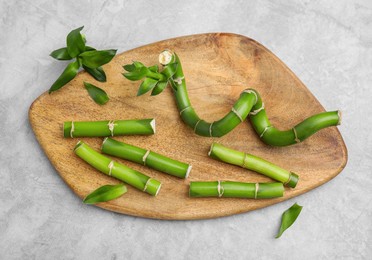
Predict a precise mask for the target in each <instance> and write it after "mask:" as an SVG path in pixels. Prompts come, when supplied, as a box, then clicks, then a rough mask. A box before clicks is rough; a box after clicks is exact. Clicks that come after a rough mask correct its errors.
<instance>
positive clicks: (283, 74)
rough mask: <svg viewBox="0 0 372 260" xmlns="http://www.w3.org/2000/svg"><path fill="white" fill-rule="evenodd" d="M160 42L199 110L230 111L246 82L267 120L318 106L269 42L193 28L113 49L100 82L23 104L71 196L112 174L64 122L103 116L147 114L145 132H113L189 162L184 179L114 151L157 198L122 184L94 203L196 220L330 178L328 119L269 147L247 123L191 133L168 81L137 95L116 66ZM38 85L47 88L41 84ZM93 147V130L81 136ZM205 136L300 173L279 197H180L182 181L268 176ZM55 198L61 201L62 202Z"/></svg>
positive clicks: (334, 157)
mask: <svg viewBox="0 0 372 260" xmlns="http://www.w3.org/2000/svg"><path fill="white" fill-rule="evenodd" d="M164 49H171V50H174V51H175V52H177V54H178V55H179V57H180V59H181V60H182V65H183V69H184V73H185V77H186V81H187V87H188V91H189V96H190V100H191V103H192V104H193V106H194V108H195V109H196V111H197V113H198V114H199V116H200V117H201V118H203V119H205V120H207V121H214V120H217V119H219V118H221V117H222V116H224V115H225V114H226V113H227V112H228V111H230V109H231V106H232V105H233V103H234V102H235V101H236V100H237V98H238V97H239V94H240V93H241V91H242V90H244V89H245V88H248V87H251V88H254V89H256V90H258V91H259V93H260V94H261V96H262V99H263V101H264V102H265V106H266V111H267V113H268V116H269V119H270V120H271V122H272V123H273V125H275V126H277V127H278V128H279V129H287V128H290V127H292V126H294V125H295V124H297V123H299V122H300V121H302V120H303V119H305V118H306V117H308V116H311V115H313V114H315V113H319V112H322V111H324V109H323V107H322V106H321V104H320V103H319V102H318V101H317V100H316V99H315V97H314V96H313V95H312V94H311V93H310V92H309V90H308V89H307V88H306V87H305V86H304V84H303V83H301V81H300V80H299V79H298V78H297V77H296V76H295V75H294V74H293V73H292V72H291V71H290V70H289V69H288V68H287V67H286V66H285V65H284V64H283V63H282V62H281V61H280V60H279V59H278V58H277V57H276V56H275V55H273V54H272V53H271V52H270V51H269V50H267V49H266V48H265V47H263V46H262V45H261V44H259V43H257V42H256V41H254V40H252V39H249V38H247V37H244V36H241V35H236V34H226V33H221V34H220V33H217V34H214V33H212V34H200V35H191V36H185V37H179V38H175V39H170V40H165V41H161V42H157V43H153V44H150V45H146V46H143V47H140V48H136V49H133V50H130V51H127V52H124V53H121V54H119V55H117V56H116V57H115V58H114V59H113V60H112V62H110V63H109V64H107V65H105V66H104V69H105V71H106V74H107V79H108V81H107V82H106V83H99V82H96V81H95V80H94V79H93V78H91V77H90V76H89V75H88V74H87V73H86V72H81V73H79V75H78V76H77V77H76V78H75V79H74V80H72V81H71V82H70V83H69V84H68V85H66V86H65V87H63V88H62V89H61V90H59V91H57V92H55V93H53V94H51V95H49V94H47V93H44V94H42V95H41V96H40V97H39V98H38V99H36V100H35V101H34V103H33V104H32V105H31V107H30V110H29V118H30V122H31V125H32V128H33V130H34V133H35V135H36V137H37V139H38V141H39V143H40V145H41V146H42V148H43V149H44V151H45V153H46V155H47V156H48V158H49V160H50V161H51V162H52V164H53V165H54V167H55V168H56V170H57V171H58V173H59V174H60V176H61V177H62V179H63V180H64V181H65V182H66V183H67V185H68V186H69V187H70V188H71V189H72V190H73V191H74V192H75V193H76V194H77V195H78V196H79V197H80V198H83V197H85V196H86V195H87V194H88V193H90V192H91V191H93V190H95V189H96V188H98V187H99V186H101V185H105V184H114V183H119V181H117V180H115V179H113V178H110V177H108V176H105V175H104V174H101V173H99V172H98V171H96V170H95V169H93V168H92V167H90V166H89V165H87V164H86V163H84V162H83V161H82V160H81V159H79V158H78V157H77V156H75V154H74V153H73V148H74V146H75V144H76V143H77V141H78V139H65V138H63V134H62V124H63V122H64V121H71V120H73V121H81V120H108V119H141V118H151V117H153V118H155V119H156V124H157V126H156V128H157V131H156V134H155V135H153V136H127V137H116V138H115V139H117V140H119V141H125V142H127V143H129V144H133V145H137V146H140V147H143V148H145V149H150V150H153V151H155V152H158V153H161V154H164V155H166V156H169V157H171V158H174V159H177V160H180V161H184V162H187V163H190V164H192V165H193V169H192V171H191V173H190V177H189V178H188V179H186V180H183V179H178V178H176V177H172V176H169V175H165V174H162V173H160V172H156V171H155V170H151V169H149V168H147V167H145V166H141V165H137V164H134V163H131V162H127V161H124V160H120V159H116V160H117V161H119V162H122V163H124V164H126V165H128V166H129V167H132V168H134V169H136V170H139V171H141V172H143V173H145V174H147V175H150V176H152V177H154V178H156V179H158V180H160V181H161V182H162V189H161V191H160V193H159V195H158V196H157V197H152V196H149V195H148V194H145V193H143V192H140V191H138V190H135V189H134V188H132V187H128V192H127V193H126V194H125V196H123V197H121V198H119V199H116V200H114V201H110V202H106V203H100V204H98V206H99V207H102V208H105V209H107V210H111V211H115V212H120V213H124V214H129V215H134V216H142V217H148V218H157V219H203V218H214V217H220V216H226V215H232V214H237V213H242V212H246V211H250V210H254V209H258V208H262V207H265V206H268V205H272V204H274V203H278V202H281V201H283V200H287V199H289V198H292V197H294V196H298V195H300V194H302V193H304V192H307V191H310V190H311V189H314V188H316V187H318V186H320V185H322V184H324V183H325V182H327V181H329V180H331V179H332V178H333V177H335V176H336V175H337V174H338V173H339V172H340V171H341V170H342V169H343V168H344V167H345V165H346V162H347V150H346V147H345V144H344V142H343V139H342V137H341V135H340V133H339V131H338V130H337V128H336V127H331V128H327V129H324V130H321V131H320V132H318V133H316V134H315V135H313V136H312V137H310V138H309V139H307V140H305V141H304V142H302V143H300V144H296V145H293V146H289V147H270V146H267V145H265V144H264V143H262V142H261V141H260V140H259V138H258V137H257V135H256V134H255V133H254V131H253V128H252V127H251V125H250V124H249V123H248V122H243V123H242V124H240V125H239V126H238V127H237V128H236V129H234V130H233V131H232V132H231V133H229V134H228V135H226V136H224V137H222V138H208V137H201V136H197V135H196V134H194V133H193V131H192V129H191V128H189V127H187V126H186V125H185V124H184V123H183V122H182V121H181V118H180V116H179V113H178V111H177V108H176V104H175V100H174V98H173V94H172V93H171V90H170V88H168V89H166V90H165V91H164V92H163V93H162V94H160V95H158V96H155V97H150V96H148V95H145V96H141V97H136V93H137V89H138V86H139V82H130V81H129V80H127V79H125V78H124V77H123V76H122V75H121V72H123V69H122V65H124V64H128V63H131V62H132V60H138V61H142V62H144V64H145V65H147V66H149V65H153V64H155V63H157V59H158V54H159V53H160V52H161V51H162V50H164ZM83 81H88V82H90V83H93V84H96V85H97V86H99V87H102V88H103V89H104V90H105V91H106V92H107V93H108V95H109V96H110V98H111V99H110V101H109V102H108V103H107V104H106V105H104V106H99V105H97V104H95V103H94V102H93V101H92V100H91V99H90V98H89V95H88V93H87V91H86V90H85V89H84V86H83ZM46 88H47V86H46ZM82 139H83V140H84V141H85V142H86V143H88V144H89V145H91V146H92V147H94V148H95V149H97V150H98V149H99V148H100V145H101V143H102V139H101V138H82ZM213 141H217V142H220V143H221V144H224V145H226V146H228V147H231V148H233V149H236V150H240V151H244V152H248V153H252V154H254V155H257V156H260V157H262V158H264V159H266V160H269V161H271V162H274V163H276V164H277V165H279V166H281V167H283V168H285V169H288V170H291V171H293V172H296V173H297V174H299V175H300V181H299V183H298V185H297V187H296V188H295V189H288V188H286V190H285V196H284V197H283V198H278V199H269V200H250V199H233V198H224V199H218V198H189V197H188V184H189V182H190V181H211V180H231V181H244V182H269V181H272V180H270V179H269V178H267V177H264V176H261V175H259V174H257V173H254V172H251V171H249V170H245V169H243V168H239V167H236V166H232V165H228V164H225V163H222V162H218V161H215V160H213V159H211V158H209V157H208V156H207V153H208V150H209V147H210V145H211V144H212V142H213ZM62 203H63V202H62Z"/></svg>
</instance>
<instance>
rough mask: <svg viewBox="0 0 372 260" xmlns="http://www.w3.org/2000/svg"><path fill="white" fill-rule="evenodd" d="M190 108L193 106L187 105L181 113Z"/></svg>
mask: <svg viewBox="0 0 372 260" xmlns="http://www.w3.org/2000/svg"><path fill="white" fill-rule="evenodd" d="M188 108H191V106H187V107H185V108H184V109H182V110H181V111H180V115H182V113H183V112H185V110H186V109H188Z"/></svg>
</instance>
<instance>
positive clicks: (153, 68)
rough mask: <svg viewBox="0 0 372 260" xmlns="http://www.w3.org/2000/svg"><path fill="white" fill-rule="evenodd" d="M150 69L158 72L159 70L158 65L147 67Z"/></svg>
mask: <svg viewBox="0 0 372 260" xmlns="http://www.w3.org/2000/svg"><path fill="white" fill-rule="evenodd" d="M148 69H149V70H150V71H152V72H156V73H158V72H159V66H158V65H154V66H151V67H149V68H148Z"/></svg>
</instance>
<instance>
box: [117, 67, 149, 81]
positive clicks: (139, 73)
mask: <svg viewBox="0 0 372 260" xmlns="http://www.w3.org/2000/svg"><path fill="white" fill-rule="evenodd" d="M147 72H148V69H147V68H146V67H141V68H136V69H135V70H133V71H130V72H128V73H123V75H124V77H126V78H127V79H129V80H140V79H142V78H144V77H145V76H146V74H147Z"/></svg>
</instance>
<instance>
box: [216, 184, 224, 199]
mask: <svg viewBox="0 0 372 260" xmlns="http://www.w3.org/2000/svg"><path fill="white" fill-rule="evenodd" d="M224 191H225V189H224V188H223V187H222V186H221V181H218V184H217V192H218V197H219V198H221V197H222V195H223V193H224Z"/></svg>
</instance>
